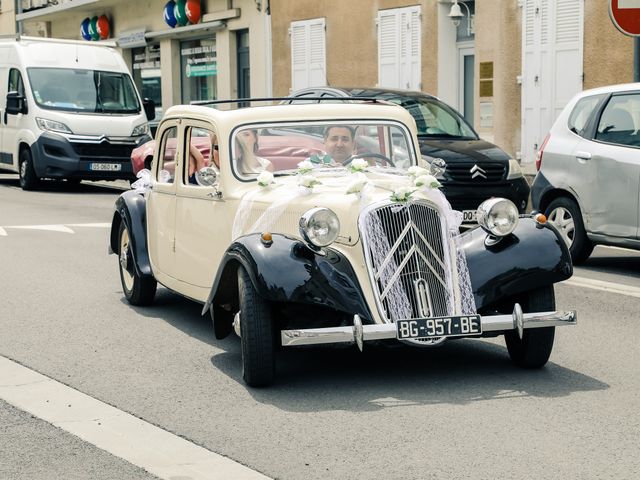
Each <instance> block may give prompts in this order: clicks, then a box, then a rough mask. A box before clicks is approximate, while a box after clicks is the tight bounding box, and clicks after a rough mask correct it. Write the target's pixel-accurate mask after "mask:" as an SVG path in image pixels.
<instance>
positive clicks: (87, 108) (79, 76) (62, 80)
mask: <svg viewBox="0 0 640 480" xmlns="http://www.w3.org/2000/svg"><path fill="white" fill-rule="evenodd" d="M27 73H28V75H29V82H30V83H31V89H32V91H33V97H34V98H35V100H36V103H37V104H38V105H39V106H40V107H42V108H46V109H49V110H65V111H73V112H87V113H120V114H126V113H139V112H140V103H139V102H138V96H137V95H136V91H135V88H134V86H133V82H132V81H131V78H130V77H129V75H127V74H125V73H120V72H104V71H100V70H80V69H70V68H29V69H27Z"/></svg>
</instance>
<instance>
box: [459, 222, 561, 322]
mask: <svg viewBox="0 0 640 480" xmlns="http://www.w3.org/2000/svg"><path fill="white" fill-rule="evenodd" d="M461 243H462V245H463V249H464V252H465V256H466V260H467V266H468V269H469V276H470V278H471V285H472V288H473V293H474V297H475V302H476V308H477V309H478V311H480V310H481V309H483V308H489V307H490V306H491V305H492V304H496V303H497V302H499V301H500V300H502V299H505V298H508V297H512V296H514V295H517V294H520V293H524V292H527V291H529V290H534V289H536V288H540V287H542V286H545V285H550V284H553V283H556V282H561V281H563V280H566V279H568V278H569V277H571V275H572V274H573V264H572V263H571V256H570V255H569V250H568V248H567V245H566V243H565V242H564V241H563V240H562V238H561V237H560V234H559V233H558V232H557V230H556V229H555V227H553V226H552V225H550V224H545V225H540V224H538V223H537V222H536V221H535V220H534V219H533V218H531V217H524V218H521V219H520V221H519V222H518V226H517V227H516V229H515V230H514V231H513V233H512V234H510V235H508V236H506V237H503V238H501V239H500V240H499V241H498V242H497V243H495V244H492V243H493V242H492V237H491V236H490V235H489V234H487V233H486V232H485V231H484V230H483V229H481V228H476V229H474V230H471V231H468V232H466V233H464V234H463V235H462V238H461Z"/></svg>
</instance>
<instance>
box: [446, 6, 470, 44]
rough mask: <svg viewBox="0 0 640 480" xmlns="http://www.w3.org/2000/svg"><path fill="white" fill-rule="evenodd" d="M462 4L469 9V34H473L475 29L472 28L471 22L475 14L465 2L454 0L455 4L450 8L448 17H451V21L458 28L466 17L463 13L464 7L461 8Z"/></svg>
mask: <svg viewBox="0 0 640 480" xmlns="http://www.w3.org/2000/svg"><path fill="white" fill-rule="evenodd" d="M460 5H462V6H464V8H466V9H467V16H468V19H467V36H469V37H470V36H471V34H472V33H473V29H472V28H471V22H472V19H473V16H472V15H471V10H470V9H469V6H468V5H467V4H466V3H464V2H460V3H458V0H453V5H451V10H449V15H448V17H449V18H450V19H451V22H452V23H453V26H454V27H456V28H458V27H459V26H460V21H461V20H462V19H463V18H464V16H465V15H464V13H462V9H461V8H460Z"/></svg>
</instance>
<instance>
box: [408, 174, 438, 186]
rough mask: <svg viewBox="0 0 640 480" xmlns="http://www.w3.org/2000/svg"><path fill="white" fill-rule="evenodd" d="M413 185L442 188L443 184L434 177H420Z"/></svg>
mask: <svg viewBox="0 0 640 480" xmlns="http://www.w3.org/2000/svg"><path fill="white" fill-rule="evenodd" d="M413 184H414V185H415V186H416V187H428V188H440V187H441V186H442V184H441V183H440V182H439V181H438V180H437V179H436V177H434V176H433V175H420V176H419V177H417V178H416V179H415V180H414V182H413Z"/></svg>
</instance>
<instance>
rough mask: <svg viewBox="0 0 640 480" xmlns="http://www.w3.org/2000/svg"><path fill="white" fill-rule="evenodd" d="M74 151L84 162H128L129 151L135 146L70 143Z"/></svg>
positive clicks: (105, 142) (125, 144)
mask: <svg viewBox="0 0 640 480" xmlns="http://www.w3.org/2000/svg"><path fill="white" fill-rule="evenodd" d="M71 146H72V147H73V149H74V151H75V152H76V153H77V154H78V156H79V157H80V160H85V161H95V160H101V161H107V162H108V161H120V162H123V161H130V159H131V151H132V150H133V149H134V148H135V147H136V144H135V143H133V142H131V143H110V142H107V141H104V142H101V143H81V142H71Z"/></svg>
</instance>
